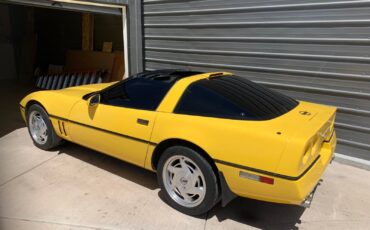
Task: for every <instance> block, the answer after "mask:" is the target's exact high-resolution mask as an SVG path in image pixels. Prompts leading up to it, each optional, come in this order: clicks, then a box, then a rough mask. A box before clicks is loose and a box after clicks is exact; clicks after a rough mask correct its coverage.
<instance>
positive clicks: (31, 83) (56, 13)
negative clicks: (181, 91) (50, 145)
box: [0, 1, 128, 136]
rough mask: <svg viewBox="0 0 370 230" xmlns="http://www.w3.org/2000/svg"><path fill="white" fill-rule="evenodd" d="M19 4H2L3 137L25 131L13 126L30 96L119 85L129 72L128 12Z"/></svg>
mask: <svg viewBox="0 0 370 230" xmlns="http://www.w3.org/2000/svg"><path fill="white" fill-rule="evenodd" d="M20 2H21V4H10V3H1V4H0V92H1V99H0V103H2V104H3V105H4V104H5V106H4V108H6V110H7V113H2V115H1V120H2V121H4V124H0V126H1V127H2V131H1V133H0V136H2V135H3V134H6V133H7V131H11V130H14V126H20V125H22V126H23V122H22V121H21V120H20V119H17V121H15V122H16V123H17V125H15V124H13V125H12V124H9V121H14V120H15V119H14V118H15V117H16V118H19V114H18V113H19V112H18V103H19V100H20V99H21V98H22V97H23V96H25V95H26V94H27V93H29V92H31V91H36V90H43V89H51V90H57V89H61V88H66V87H71V86H78V85H85V84H92V83H100V82H112V81H117V80H121V79H123V78H124V77H125V71H127V62H128V60H127V53H125V52H127V51H126V47H125V44H127V41H126V40H127V39H126V37H127V36H126V34H125V33H126V29H125V27H126V25H125V22H126V18H125V8H124V7H121V8H117V7H116V8H114V7H104V6H101V5H89V4H87V5H83V4H81V5H79V4H73V3H64V2H51V1H20ZM28 2H29V4H28ZM36 3H37V4H36ZM125 57H126V58H125ZM15 113H16V114H15ZM18 122H20V124H18ZM1 123H3V122H1ZM6 127H8V128H6ZM8 129H11V130H8Z"/></svg>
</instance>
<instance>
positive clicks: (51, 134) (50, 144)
mask: <svg viewBox="0 0 370 230" xmlns="http://www.w3.org/2000/svg"><path fill="white" fill-rule="evenodd" d="M33 111H36V112H38V113H39V114H40V115H41V117H42V119H43V121H44V122H45V124H46V127H47V131H46V134H47V139H46V142H45V143H42V144H40V143H37V142H36V141H35V139H34V137H33V136H32V134H31V130H30V124H29V122H30V114H31V113H32V112H33ZM26 117H27V128H28V133H29V134H30V136H31V139H32V141H33V143H34V145H36V146H37V147H38V148H40V149H43V150H50V149H52V148H54V147H56V146H58V145H60V144H62V143H63V139H62V138H60V137H59V136H58V135H57V134H56V133H55V131H54V128H53V125H52V124H51V121H50V119H49V116H48V114H47V113H46V111H45V110H44V109H43V108H42V107H41V106H40V105H38V104H33V105H31V106H30V107H29V108H28V109H27V115H26Z"/></svg>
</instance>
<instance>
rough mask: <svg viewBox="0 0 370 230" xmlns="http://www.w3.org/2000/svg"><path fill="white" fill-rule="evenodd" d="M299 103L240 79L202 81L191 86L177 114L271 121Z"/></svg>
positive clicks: (176, 111)
mask: <svg viewBox="0 0 370 230" xmlns="http://www.w3.org/2000/svg"><path fill="white" fill-rule="evenodd" d="M297 105H298V102H297V101H296V100H294V99H292V98H290V97H288V96H286V95H284V94H281V93H279V92H276V91H273V90H271V89H268V88H266V87H264V86H262V85H259V84H256V83H254V82H252V81H250V80H247V79H246V78H243V77H238V76H221V77H215V78H210V79H202V80H199V81H197V82H194V83H193V84H191V85H190V86H189V87H188V88H187V89H186V90H185V92H184V94H183V96H182V97H181V99H180V101H179V102H178V104H177V106H176V108H175V111H174V112H175V113H181V114H189V115H199V116H210V117H220V118H229V119H242V120H268V119H272V118H275V117H278V116H280V115H282V114H285V113H287V112H288V111H290V110H292V109H293V108H294V107H296V106H297Z"/></svg>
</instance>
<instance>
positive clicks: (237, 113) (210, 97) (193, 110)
mask: <svg viewBox="0 0 370 230" xmlns="http://www.w3.org/2000/svg"><path fill="white" fill-rule="evenodd" d="M174 112H175V113H179V114H188V115H199V116H210V117H219V118H230V119H254V117H253V116H252V115H251V114H249V113H248V111H245V110H244V109H242V108H241V107H240V106H238V105H236V104H234V103H232V102H231V101H229V100H228V99H227V98H225V97H223V96H222V95H220V94H218V93H216V92H214V91H213V90H211V89H209V88H207V87H204V86H202V85H200V84H196V83H195V84H192V85H190V86H189V87H188V88H187V89H186V90H185V92H184V94H183V95H182V97H181V99H180V101H179V102H178V104H177V106H176V108H175V111H174Z"/></svg>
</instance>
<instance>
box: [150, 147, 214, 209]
mask: <svg viewBox="0 0 370 230" xmlns="http://www.w3.org/2000/svg"><path fill="white" fill-rule="evenodd" d="M174 156H175V157H176V156H184V157H186V158H189V159H190V160H191V161H193V162H194V163H195V164H196V166H197V167H198V168H199V169H200V171H201V172H202V174H203V176H204V179H205V184H206V189H205V195H204V198H203V200H202V201H201V202H200V203H199V204H197V205H196V206H195V207H186V206H184V205H181V204H180V203H179V202H177V201H176V200H175V198H172V197H171V195H170V194H169V192H168V191H167V189H166V187H165V183H166V182H165V181H164V178H163V175H164V174H163V170H165V169H164V167H166V166H165V165H166V162H167V161H171V160H170V159H173V157H174ZM173 178H174V177H173ZM157 179H158V183H159V185H160V188H161V190H162V193H163V198H164V200H165V201H166V202H167V203H168V204H169V205H170V206H171V207H173V208H175V209H176V210H178V211H180V212H182V213H185V214H187V215H191V216H198V215H201V214H204V213H206V212H208V211H209V210H210V209H212V208H213V207H214V206H215V204H216V203H217V201H218V200H219V199H218V198H219V187H218V182H217V177H216V175H215V173H214V170H213V169H212V167H211V165H210V164H209V163H208V161H207V160H206V159H205V158H204V157H202V156H201V155H200V154H199V153H198V152H196V151H195V150H193V149H191V148H188V147H185V146H172V147H169V148H168V149H166V150H165V151H164V152H163V154H162V156H161V157H160V159H159V163H158V167H157ZM173 180H174V179H173ZM180 180H181V179H180ZM185 183H186V182H185Z"/></svg>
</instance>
